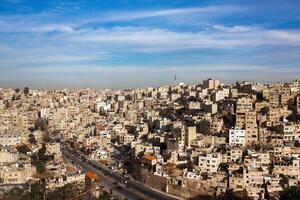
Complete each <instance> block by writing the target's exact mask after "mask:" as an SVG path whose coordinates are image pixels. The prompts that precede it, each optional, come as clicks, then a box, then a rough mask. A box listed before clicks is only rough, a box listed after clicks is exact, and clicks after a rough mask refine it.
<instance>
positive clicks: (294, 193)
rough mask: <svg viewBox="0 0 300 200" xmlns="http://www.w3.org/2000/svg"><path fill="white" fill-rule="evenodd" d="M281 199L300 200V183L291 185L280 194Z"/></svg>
mask: <svg viewBox="0 0 300 200" xmlns="http://www.w3.org/2000/svg"><path fill="white" fill-rule="evenodd" d="M280 199H281V200H299V199H300V185H297V186H292V187H289V188H287V189H285V190H283V192H282V193H281V195H280Z"/></svg>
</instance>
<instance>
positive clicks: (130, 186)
mask: <svg viewBox="0 0 300 200" xmlns="http://www.w3.org/2000/svg"><path fill="white" fill-rule="evenodd" d="M62 153H63V155H64V156H65V157H67V158H68V159H69V160H71V161H73V162H74V163H75V164H77V165H79V166H81V167H82V168H83V169H85V170H90V171H93V172H94V173H96V174H97V175H99V176H100V177H101V182H102V184H103V185H104V186H105V187H106V188H109V189H111V190H112V192H113V193H117V194H119V195H121V196H123V197H125V198H127V199H132V200H141V199H157V200H178V199H181V198H178V197H175V196H171V195H169V194H166V193H163V192H160V191H156V190H153V189H151V188H149V187H147V186H144V185H143V184H141V183H139V182H136V181H134V180H129V179H128V180H127V179H126V178H125V177H124V176H122V175H120V174H118V173H115V172H114V171H112V170H110V169H108V168H107V167H106V166H105V165H102V164H100V163H98V162H95V161H91V160H87V159H82V158H83V157H85V155H83V154H80V153H79V152H77V153H75V152H74V150H71V149H67V148H65V149H63V150H62ZM79 154H80V155H79ZM125 181H127V182H126V183H124V182H125ZM116 183H117V185H116Z"/></svg>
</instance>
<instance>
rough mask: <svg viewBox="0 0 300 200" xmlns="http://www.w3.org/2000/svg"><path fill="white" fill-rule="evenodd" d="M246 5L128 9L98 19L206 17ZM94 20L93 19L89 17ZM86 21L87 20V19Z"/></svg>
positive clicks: (239, 10) (108, 20) (110, 20)
mask: <svg viewBox="0 0 300 200" xmlns="http://www.w3.org/2000/svg"><path fill="white" fill-rule="evenodd" d="M246 9H247V8H246V7H241V6H231V5H218V6H206V7H193V8H178V9H161V10H150V11H149V10H144V11H128V12H124V11H121V12H110V13H105V14H103V15H101V17H99V18H98V21H102V22H112V21H131V20H139V19H145V18H157V17H175V18H176V17H178V16H188V15H194V14H197V15H202V16H205V17H208V15H212V16H218V15H224V14H229V13H235V12H241V11H245V10H246ZM91 21H95V19H91ZM87 22H88V20H87Z"/></svg>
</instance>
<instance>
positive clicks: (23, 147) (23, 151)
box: [17, 144, 31, 154]
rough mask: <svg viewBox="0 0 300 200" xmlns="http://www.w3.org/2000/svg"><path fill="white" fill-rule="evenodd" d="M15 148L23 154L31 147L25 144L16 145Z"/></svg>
mask: <svg viewBox="0 0 300 200" xmlns="http://www.w3.org/2000/svg"><path fill="white" fill-rule="evenodd" d="M17 150H18V152H19V153H23V154H27V153H28V152H30V151H31V149H30V148H29V147H28V146H27V145H26V144H23V145H21V146H18V147H17Z"/></svg>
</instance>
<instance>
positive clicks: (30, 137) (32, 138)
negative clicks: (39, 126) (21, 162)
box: [28, 133, 37, 144]
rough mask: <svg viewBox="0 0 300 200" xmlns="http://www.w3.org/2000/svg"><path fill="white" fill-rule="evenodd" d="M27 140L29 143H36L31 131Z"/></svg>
mask: <svg viewBox="0 0 300 200" xmlns="http://www.w3.org/2000/svg"><path fill="white" fill-rule="evenodd" d="M28 142H29V143H30V144H36V143H37V141H36V139H35V136H34V135H33V134H32V133H31V134H29V138H28Z"/></svg>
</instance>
